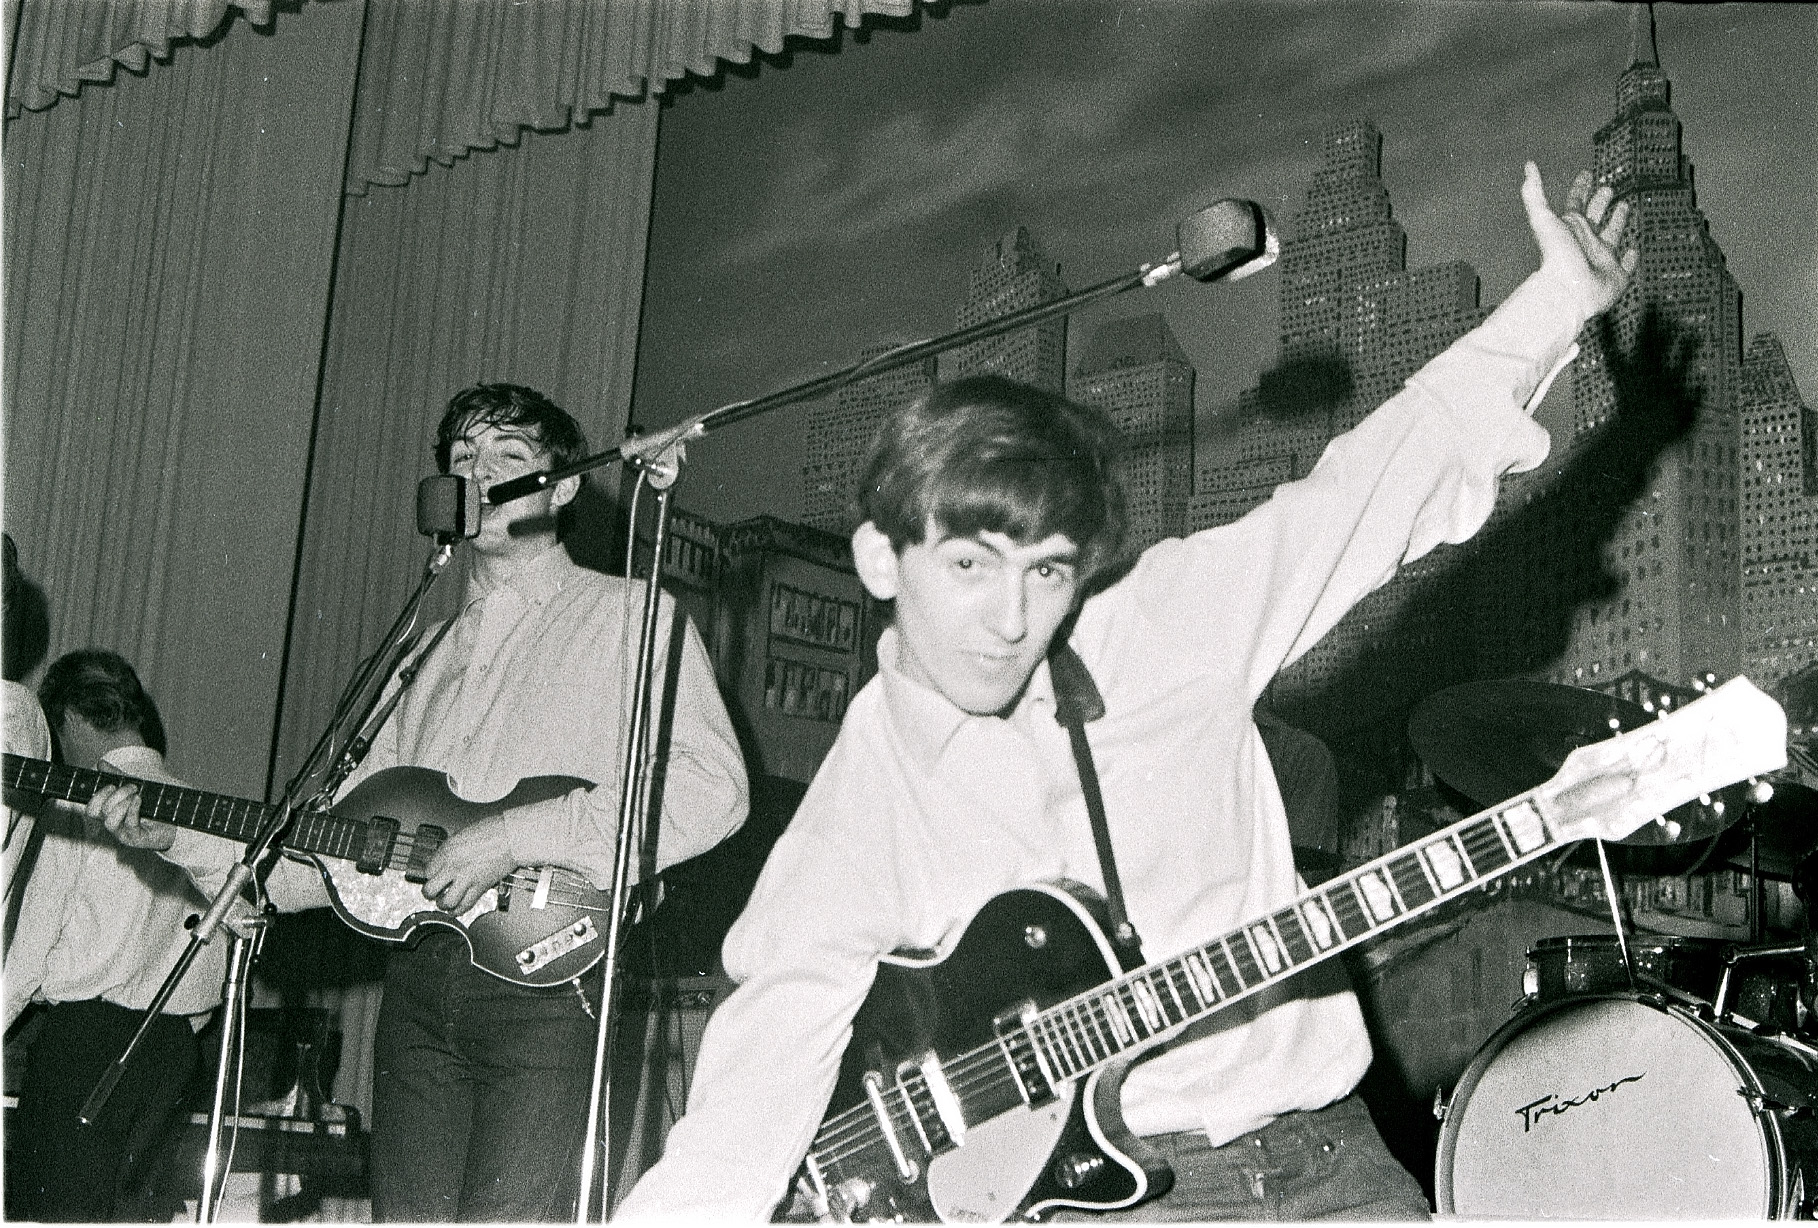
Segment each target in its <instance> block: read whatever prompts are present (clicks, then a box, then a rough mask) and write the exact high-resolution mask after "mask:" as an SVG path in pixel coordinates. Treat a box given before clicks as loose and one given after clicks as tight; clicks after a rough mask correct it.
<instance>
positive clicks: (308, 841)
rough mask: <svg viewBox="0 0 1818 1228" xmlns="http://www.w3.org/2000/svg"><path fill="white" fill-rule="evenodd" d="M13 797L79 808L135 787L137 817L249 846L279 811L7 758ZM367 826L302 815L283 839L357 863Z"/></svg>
mask: <svg viewBox="0 0 1818 1228" xmlns="http://www.w3.org/2000/svg"><path fill="white" fill-rule="evenodd" d="M0 778H3V779H4V783H5V786H6V788H7V790H8V791H9V792H14V791H16V792H20V793H28V794H32V795H34V796H37V797H48V798H55V799H57V800H59V801H65V802H74V803H76V804H77V805H81V804H83V803H85V802H87V801H88V800H89V798H91V797H93V796H94V795H95V791H96V790H97V789H100V788H102V787H103V786H105V785H113V784H131V785H137V786H138V789H139V814H140V815H141V816H142V817H144V818H147V819H156V820H157V821H158V822H160V823H170V824H174V825H175V826H177V827H187V828H190V829H192V830H194V831H202V832H207V833H208V834H209V835H211V836H221V837H224V838H225V839H228V840H237V841H239V842H240V843H241V844H250V843H251V842H252V841H253V840H255V839H257V838H258V836H259V833H260V831H261V830H263V827H264V824H265V823H266V822H267V821H269V820H270V819H271V817H272V816H273V814H275V813H276V811H277V807H275V806H268V805H266V804H265V803H264V802H254V801H248V800H246V799H245V798H239V797H228V796H226V795H224V794H220V793H205V792H203V791H202V790H200V789H192V788H189V787H188V786H187V785H169V784H160V783H158V782H157V781H151V780H138V779H135V778H132V777H126V776H116V775H113V774H111V773H108V772H95V771H90V770H89V769H87V768H76V767H69V766H67V765H65V764H61V763H50V762H47V761H46V760H43V759H30V758H27V757H25V756H23V755H13V754H8V755H6V756H4V768H3V770H0ZM365 826H366V825H365V824H364V823H360V822H358V821H357V820H353V819H345V818H341V817H339V816H336V815H334V814H330V813H328V812H326V811H315V810H310V811H303V812H301V813H299V814H298V815H297V816H296V817H295V819H294V820H293V821H292V823H291V826H290V830H289V831H288V833H286V835H285V838H284V845H285V847H286V848H291V849H296V850H297V851H298V852H303V853H322V854H326V855H328V856H331V857H353V856H356V855H357V853H358V850H359V849H360V846H361V844H360V842H361V838H362V833H363V831H364V829H365Z"/></svg>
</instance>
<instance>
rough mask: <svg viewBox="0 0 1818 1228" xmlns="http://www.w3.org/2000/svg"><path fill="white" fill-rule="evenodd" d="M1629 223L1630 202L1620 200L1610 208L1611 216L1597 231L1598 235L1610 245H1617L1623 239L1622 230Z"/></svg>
mask: <svg viewBox="0 0 1818 1228" xmlns="http://www.w3.org/2000/svg"><path fill="white" fill-rule="evenodd" d="M1628 224H1629V202H1628V201H1626V200H1623V201H1618V202H1616V207H1615V208H1614V209H1611V210H1610V216H1609V217H1608V218H1606V219H1604V223H1603V229H1602V230H1600V231H1598V232H1597V234H1598V237H1599V238H1601V239H1602V240H1603V241H1604V243H1605V244H1607V245H1608V246H1610V247H1615V246H1616V244H1617V243H1619V242H1620V241H1621V240H1622V232H1623V230H1624V229H1626V228H1627V226H1628Z"/></svg>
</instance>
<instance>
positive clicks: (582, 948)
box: [308, 767, 609, 986]
mask: <svg viewBox="0 0 1818 1228" xmlns="http://www.w3.org/2000/svg"><path fill="white" fill-rule="evenodd" d="M587 783H588V782H586V781H584V780H579V779H576V778H573V777H567V776H534V777H528V778H526V779H524V780H521V781H519V782H518V785H517V787H516V788H515V789H513V790H512V791H511V792H510V793H509V794H507V795H506V796H505V797H502V798H500V799H498V800H496V801H491V802H470V801H467V800H466V799H464V798H461V797H458V796H456V795H455V793H454V792H453V791H451V790H450V789H449V787H448V778H447V776H446V775H445V774H444V773H442V772H438V771H433V770H431V769H429V768H421V767H392V768H386V769H384V770H383V771H380V772H376V773H374V774H373V775H372V776H370V777H368V778H367V779H365V780H363V781H361V782H360V784H359V785H357V786H355V788H354V789H353V790H352V791H351V792H350V793H348V794H347V796H346V797H344V798H342V799H341V801H340V802H338V803H337V804H336V805H335V807H334V810H333V814H334V816H335V817H336V818H338V819H341V820H346V821H350V822H351V823H352V824H353V825H354V827H355V829H356V830H358V832H359V833H360V835H361V838H362V841H363V843H362V846H361V847H360V848H359V849H357V850H350V851H352V852H353V854H354V855H353V856H350V857H336V856H330V855H328V854H326V853H324V852H320V851H317V852H311V853H309V854H308V856H309V860H310V861H312V862H314V863H315V865H316V866H317V868H318V869H319V870H320V871H321V873H322V879H323V882H324V883H325V884H326V886H327V888H328V893H329V897H330V900H331V902H332V904H333V906H334V909H335V912H336V913H337V914H338V915H339V916H340V918H341V919H342V921H344V922H346V924H347V925H348V926H350V927H351V928H353V929H355V930H358V931H359V932H360V933H362V934H365V935H367V936H369V937H372V938H378V939H382V940H384V941H388V942H404V941H408V940H410V939H412V938H414V937H416V936H417V935H418V934H419V933H420V932H421V931H422V930H423V929H424V928H425V927H439V928H445V929H452V930H454V931H455V932H457V933H459V934H461V935H462V936H463V937H464V938H465V939H466V940H467V945H468V948H469V950H470V952H471V956H472V960H473V963H474V965H475V966H476V967H478V968H480V969H481V970H482V971H485V972H490V973H492V974H493V975H494V976H497V977H500V978H501V979H503V980H507V981H511V982H513V983H515V984H519V985H529V986H547V985H559V984H561V983H562V982H564V981H568V980H572V979H574V978H575V977H577V976H579V975H581V974H582V973H583V972H586V971H587V970H588V969H590V968H592V967H593V965H594V964H596V963H598V962H599V961H600V960H601V959H602V958H603V957H604V955H605V948H606V943H605V926H606V924H607V922H606V915H607V908H608V904H609V899H608V897H607V896H606V894H605V893H604V892H602V891H600V890H599V889H597V888H596V887H594V886H593V884H592V883H590V882H589V881H588V880H587V879H586V877H585V876H583V875H581V874H577V873H575V872H574V871H572V870H567V869H564V868H562V867H560V866H526V867H520V868H519V869H517V870H514V871H512V873H510V874H508V875H507V876H506V877H505V879H504V881H502V882H501V883H500V884H499V885H498V886H496V887H494V888H492V889H491V890H490V891H488V892H486V894H485V895H483V896H481V897H480V899H479V901H478V902H477V903H475V904H474V905H473V907H472V908H470V909H468V910H467V911H466V912H464V913H462V914H460V915H459V916H456V915H455V914H453V913H449V912H446V911H444V910H442V909H439V908H437V907H436V906H435V905H434V904H432V903H431V902H430V901H429V900H428V899H426V898H425V897H424V895H423V891H422V884H423V881H424V878H425V874H426V871H427V868H428V864H429V860H430V858H431V857H433V856H434V855H435V851H436V850H437V849H438V848H440V847H441V846H442V844H443V843H444V842H445V841H446V840H447V839H448V838H449V837H450V836H453V835H455V834H456V833H457V832H460V831H461V830H463V829H464V828H466V827H468V826H470V825H472V824H474V823H477V822H479V821H480V820H481V819H486V818H490V817H492V816H493V815H496V814H499V813H501V812H503V811H505V810H509V809H511V808H512V807H515V806H523V805H528V804H529V803H532V802H541V801H547V800H549V799H551V798H556V797H561V796H563V795H565V794H567V793H568V792H569V791H571V790H573V789H577V788H585V787H586V786H587ZM311 843H313V842H311Z"/></svg>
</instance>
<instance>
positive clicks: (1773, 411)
mask: <svg viewBox="0 0 1818 1228" xmlns="http://www.w3.org/2000/svg"><path fill="white" fill-rule="evenodd" d="M1741 409H1742V475H1741V476H1742V489H1741V492H1740V493H1741V503H1742V526H1741V546H1742V668H1743V672H1744V673H1746V674H1747V675H1748V676H1749V677H1750V678H1752V679H1753V680H1755V681H1756V682H1757V683H1760V684H1761V685H1763V686H1766V685H1769V684H1771V683H1774V682H1778V681H1779V680H1780V679H1782V678H1785V677H1786V676H1787V675H1789V674H1793V673H1797V672H1798V671H1799V670H1800V669H1802V668H1804V667H1805V666H1807V665H1810V664H1811V663H1812V662H1813V661H1814V660H1818V412H1814V411H1813V410H1812V409H1811V407H1810V406H1808V405H1806V404H1805V402H1804V400H1803V399H1802V398H1801V397H1800V395H1799V388H1798V386H1797V385H1796V384H1794V382H1793V373H1792V371H1791V370H1790V369H1789V368H1788V366H1787V362H1786V354H1785V352H1784V351H1783V350H1782V349H1781V348H1780V341H1779V339H1778V338H1776V337H1775V336H1774V334H1772V333H1762V334H1760V335H1759V336H1757V337H1756V338H1755V339H1754V340H1753V341H1751V342H1750V343H1749V349H1748V353H1747V355H1745V356H1744V358H1743V360H1742V390H1741Z"/></svg>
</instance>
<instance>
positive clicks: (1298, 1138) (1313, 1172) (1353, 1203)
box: [1054, 1096, 1432, 1223]
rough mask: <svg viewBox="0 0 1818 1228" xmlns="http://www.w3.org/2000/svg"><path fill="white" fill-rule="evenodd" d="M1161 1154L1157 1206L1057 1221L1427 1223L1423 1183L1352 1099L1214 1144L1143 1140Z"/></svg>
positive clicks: (1174, 1137) (1186, 1137) (1196, 1138)
mask: <svg viewBox="0 0 1818 1228" xmlns="http://www.w3.org/2000/svg"><path fill="white" fill-rule="evenodd" d="M1143 1141H1144V1142H1146V1143H1148V1144H1149V1145H1150V1146H1152V1147H1155V1148H1157V1149H1159V1150H1160V1151H1161V1153H1162V1154H1163V1155H1164V1156H1166V1157H1167V1159H1168V1164H1169V1166H1170V1167H1171V1168H1173V1169H1174V1188H1173V1189H1171V1190H1169V1191H1168V1193H1166V1194H1165V1195H1163V1196H1162V1197H1161V1198H1159V1199H1157V1200H1156V1201H1154V1202H1148V1203H1144V1204H1143V1205H1142V1206H1140V1207H1136V1208H1134V1209H1132V1210H1129V1211H1122V1212H1111V1213H1106V1214H1082V1213H1070V1212H1061V1213H1059V1214H1056V1215H1055V1216H1054V1218H1055V1219H1056V1220H1070V1219H1079V1220H1091V1219H1103V1220H1129V1221H1135V1222H1139V1223H1146V1222H1153V1223H1160V1222H1163V1221H1169V1220H1173V1221H1194V1220H1275V1221H1284V1220H1286V1221H1295V1220H1315V1219H1353V1220H1396V1219H1428V1218H1430V1217H1431V1214H1432V1212H1431V1210H1430V1209H1429V1207H1428V1206H1427V1196H1426V1194H1425V1193H1424V1192H1423V1191H1422V1190H1421V1188H1420V1183H1419V1182H1418V1181H1416V1180H1414V1178H1413V1176H1412V1175H1411V1174H1410V1173H1409V1172H1408V1170H1407V1169H1405V1168H1403V1167H1402V1166H1401V1165H1400V1164H1398V1163H1397V1162H1396V1160H1395V1157H1394V1156H1392V1155H1390V1154H1389V1149H1388V1148H1387V1147H1386V1146H1384V1145H1383V1141H1382V1136H1381V1135H1380V1134H1378V1133H1377V1132H1376V1125H1375V1123H1374V1122H1372V1121H1371V1120H1370V1111H1369V1109H1367V1108H1365V1107H1364V1102H1363V1101H1362V1100H1360V1099H1358V1098H1357V1097H1356V1096H1347V1097H1345V1098H1344V1099H1343V1100H1340V1101H1339V1102H1338V1103H1336V1104H1331V1105H1328V1106H1326V1107H1325V1108H1323V1109H1316V1110H1314V1111H1312V1112H1308V1113H1288V1114H1286V1115H1284V1116H1282V1117H1278V1118H1276V1119H1275V1120H1274V1121H1272V1122H1270V1123H1269V1124H1268V1125H1266V1126H1264V1127H1263V1128H1262V1129H1260V1130H1254V1131H1252V1132H1250V1133H1249V1134H1245V1135H1242V1136H1241V1137H1238V1138H1235V1139H1232V1140H1231V1141H1230V1142H1228V1143H1226V1144H1225V1145H1224V1146H1223V1147H1213V1146H1211V1145H1209V1144H1208V1143H1207V1142H1206V1136H1205V1135H1204V1134H1201V1133H1198V1132H1197V1131H1195V1132H1189V1133H1183V1134H1161V1135H1156V1136H1154V1137H1151V1138H1147V1139H1144V1140H1143Z"/></svg>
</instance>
